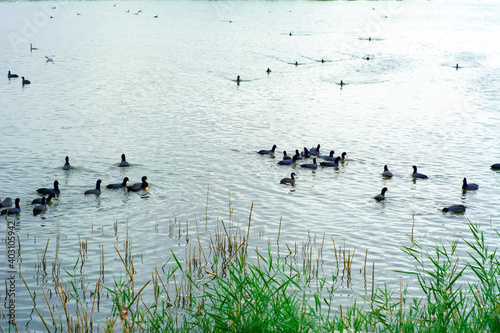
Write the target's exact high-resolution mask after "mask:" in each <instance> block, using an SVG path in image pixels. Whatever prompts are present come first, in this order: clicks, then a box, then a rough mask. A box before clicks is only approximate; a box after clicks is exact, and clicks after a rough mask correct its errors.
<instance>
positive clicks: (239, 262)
mask: <svg viewBox="0 0 500 333" xmlns="http://www.w3.org/2000/svg"><path fill="white" fill-rule="evenodd" d="M257 255H258V257H259V263H258V264H250V263H247V258H246V256H244V255H242V253H240V254H239V255H238V256H237V258H236V260H234V261H231V262H229V263H228V264H227V266H226V267H225V269H224V271H223V272H221V273H220V274H216V273H210V275H212V278H211V280H210V281H209V282H208V283H206V284H195V286H196V289H197V291H199V292H200V293H201V295H200V296H196V297H194V299H193V305H192V307H191V308H190V309H189V315H190V320H188V321H187V327H186V328H187V329H188V330H190V329H193V330H201V331H203V332H316V331H318V330H319V329H320V325H321V320H320V319H321V317H320V316H319V315H318V314H317V313H316V309H315V308H314V307H313V306H311V305H310V304H309V300H308V297H307V296H306V295H305V291H304V286H306V285H308V281H305V280H304V278H303V277H302V276H301V274H300V273H299V272H298V271H297V270H295V269H294V268H292V267H290V266H289V265H288V264H286V263H285V262H283V261H280V260H274V259H273V257H272V254H271V252H270V251H268V255H267V257H264V256H262V255H261V254H260V253H258V252H257ZM178 264H179V267H180V263H179V262H178ZM192 282H193V283H194V281H192Z"/></svg>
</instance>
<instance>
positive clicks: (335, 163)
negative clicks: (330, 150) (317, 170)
mask: <svg viewBox="0 0 500 333" xmlns="http://www.w3.org/2000/svg"><path fill="white" fill-rule="evenodd" d="M339 162H340V156H337V157H335V161H325V162H320V163H319V165H321V166H323V167H333V168H335V167H338V166H339Z"/></svg>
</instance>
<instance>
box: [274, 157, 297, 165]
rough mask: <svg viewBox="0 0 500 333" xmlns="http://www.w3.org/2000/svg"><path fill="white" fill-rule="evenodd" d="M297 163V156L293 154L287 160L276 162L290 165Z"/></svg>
mask: <svg viewBox="0 0 500 333" xmlns="http://www.w3.org/2000/svg"><path fill="white" fill-rule="evenodd" d="M295 163H297V156H296V155H293V157H292V158H291V159H289V160H281V161H279V162H278V164H279V165H292V164H295Z"/></svg>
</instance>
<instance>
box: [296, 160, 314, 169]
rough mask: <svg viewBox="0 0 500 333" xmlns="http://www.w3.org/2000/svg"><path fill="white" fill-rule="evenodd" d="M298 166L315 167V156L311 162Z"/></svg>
mask: <svg viewBox="0 0 500 333" xmlns="http://www.w3.org/2000/svg"><path fill="white" fill-rule="evenodd" d="M300 167H301V168H309V169H317V168H318V164H316V158H313V162H312V163H306V164H301V165H300Z"/></svg>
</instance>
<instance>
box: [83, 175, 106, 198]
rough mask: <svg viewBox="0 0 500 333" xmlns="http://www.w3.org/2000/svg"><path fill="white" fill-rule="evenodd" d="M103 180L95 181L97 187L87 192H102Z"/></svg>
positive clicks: (86, 192)
mask: <svg viewBox="0 0 500 333" xmlns="http://www.w3.org/2000/svg"><path fill="white" fill-rule="evenodd" d="M101 182H102V181H101V180H100V179H98V180H97V182H96V183H95V189H93V190H87V191H85V194H96V195H99V194H101Z"/></svg>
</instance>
